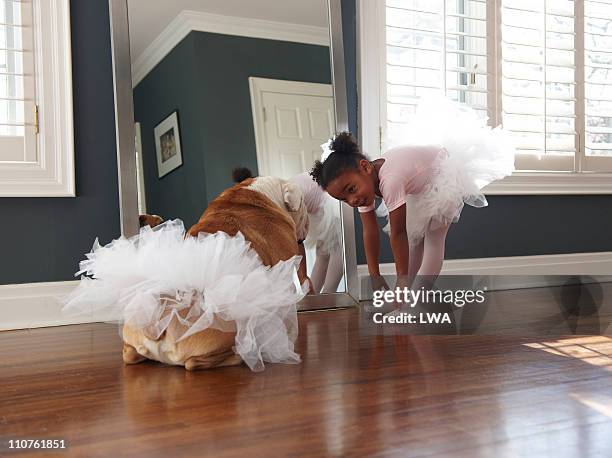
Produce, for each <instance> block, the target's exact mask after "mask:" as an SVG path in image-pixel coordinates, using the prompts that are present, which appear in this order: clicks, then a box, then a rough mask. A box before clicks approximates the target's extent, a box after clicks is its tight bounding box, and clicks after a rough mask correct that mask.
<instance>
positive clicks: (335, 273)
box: [232, 167, 343, 293]
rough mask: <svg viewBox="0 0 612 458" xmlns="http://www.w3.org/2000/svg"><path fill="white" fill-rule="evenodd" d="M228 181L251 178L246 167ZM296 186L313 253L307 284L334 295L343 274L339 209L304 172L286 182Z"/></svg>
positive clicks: (307, 243)
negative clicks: (304, 207) (307, 224)
mask: <svg viewBox="0 0 612 458" xmlns="http://www.w3.org/2000/svg"><path fill="white" fill-rule="evenodd" d="M232 177H233V179H234V181H235V182H237V183H239V182H241V181H243V180H246V179H247V178H252V177H253V173H252V172H251V171H250V170H249V169H248V168H246V167H238V168H236V169H234V171H233V174H232ZM289 180H290V181H292V182H293V183H295V184H297V185H298V186H299V187H300V189H301V190H302V193H303V195H304V204H305V205H306V210H307V211H308V220H309V228H308V236H307V237H306V240H305V242H304V245H305V246H306V247H307V248H311V249H314V250H315V253H316V257H315V263H314V265H313V267H312V272H311V275H310V281H311V282H312V288H313V291H314V292H315V293H335V292H336V291H337V289H338V284H339V283H340V280H341V278H342V274H343V262H342V261H343V256H342V244H341V239H342V238H341V225H340V206H339V205H338V202H337V201H336V200H335V199H333V198H331V197H330V196H329V195H328V194H327V193H326V192H325V191H323V190H322V189H321V188H320V187H319V186H318V185H317V183H315V182H314V180H313V179H312V178H311V177H310V176H309V175H308V173H307V172H304V173H301V174H299V175H296V176H294V177H292V178H290V179H289ZM302 268H303V269H304V270H306V256H305V253H303V259H302Z"/></svg>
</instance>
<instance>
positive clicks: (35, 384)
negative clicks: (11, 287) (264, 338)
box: [0, 309, 612, 457]
mask: <svg viewBox="0 0 612 458" xmlns="http://www.w3.org/2000/svg"><path fill="white" fill-rule="evenodd" d="M358 317H359V312H358V310H357V309H349V310H336V311H327V312H308V313H302V314H300V334H299V342H298V349H299V352H300V353H301V355H302V358H303V362H302V364H299V365H268V366H267V368H266V370H265V371H264V372H263V373H257V374H256V373H252V372H250V371H249V370H248V369H247V368H246V367H244V366H242V367H230V368H222V369H216V370H212V371H209V372H195V373H189V372H186V371H185V370H183V369H182V368H178V367H168V366H164V365H161V364H157V363H143V364H139V365H135V366H124V365H123V363H122V361H121V344H120V339H119V336H118V332H117V328H116V327H114V326H113V325H107V324H94V325H79V326H65V327H57V328H47V329H39V330H30V331H11V332H4V333H0V348H1V350H2V354H1V356H0V441H1V445H0V454H5V455H7V454H10V452H11V451H10V450H8V449H7V441H8V440H9V439H17V438H29V439H37V438H53V439H65V440H66V442H67V445H68V448H67V450H66V451H65V452H64V453H58V454H57V456H66V455H71V456H100V457H102V456H104V457H108V456H112V457H118V456H130V457H135V456H146V457H157V456H160V457H178V456H211V457H221V456H242V457H250V456H270V457H277V456H364V455H376V456H398V457H406V456H465V457H488V456H494V457H519V456H529V457H531V456H553V455H554V456H555V457H610V456H612V339H610V338H608V337H569V338H567V339H548V340H546V341H542V340H541V339H537V338H525V337H522V338H519V337H488V336H394V337H389V336H375V335H367V334H364V333H363V332H361V331H360V328H359V327H360V320H359V318H358ZM25 455H26V454H23V453H21V454H19V456H25ZM31 455H32V456H41V455H42V454H41V453H40V452H32V453H31Z"/></svg>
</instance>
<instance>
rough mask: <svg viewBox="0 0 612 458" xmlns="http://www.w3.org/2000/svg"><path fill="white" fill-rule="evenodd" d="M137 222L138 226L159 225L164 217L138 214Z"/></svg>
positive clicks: (152, 226)
mask: <svg viewBox="0 0 612 458" xmlns="http://www.w3.org/2000/svg"><path fill="white" fill-rule="evenodd" d="M138 222H139V223H140V227H145V226H150V227H151V228H154V227H155V226H159V225H160V224H161V223H163V222H164V219H163V218H162V217H161V216H159V215H148V214H144V215H140V216H139V217H138Z"/></svg>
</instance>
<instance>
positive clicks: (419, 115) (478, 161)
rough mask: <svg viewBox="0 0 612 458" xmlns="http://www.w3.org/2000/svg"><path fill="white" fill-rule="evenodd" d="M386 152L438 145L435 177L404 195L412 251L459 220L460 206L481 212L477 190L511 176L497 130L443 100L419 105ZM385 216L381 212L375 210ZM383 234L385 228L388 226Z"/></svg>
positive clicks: (507, 147) (507, 146)
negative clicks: (425, 238)
mask: <svg viewBox="0 0 612 458" xmlns="http://www.w3.org/2000/svg"><path fill="white" fill-rule="evenodd" d="M389 136H390V138H389V142H388V143H389V146H390V147H395V146H401V145H439V146H441V147H442V151H441V152H440V154H439V156H438V158H437V159H436V166H435V169H436V173H435V174H434V176H433V178H432V179H431V180H430V182H429V183H427V184H426V185H425V186H424V187H423V189H422V190H421V192H419V193H418V194H407V195H406V230H407V232H408V240H409V243H410V244H411V245H414V244H417V243H418V242H420V241H421V240H422V239H423V236H424V235H425V233H426V232H427V231H428V230H435V229H436V228H439V227H441V226H443V225H446V224H449V223H454V222H457V221H458V220H459V217H460V215H461V210H462V209H463V206H464V204H468V205H471V206H473V207H485V206H486V205H487V200H486V198H485V196H484V194H483V193H482V191H481V189H482V188H484V187H485V186H486V185H488V184H489V183H491V182H493V181H495V180H499V179H501V178H503V177H505V176H508V175H510V174H511V173H512V172H513V171H514V154H515V148H514V146H513V143H512V141H511V139H510V137H509V135H508V133H507V132H506V131H504V130H502V129H501V128H500V127H496V128H494V129H492V128H491V127H489V126H487V124H486V119H483V118H480V117H478V115H477V113H476V112H475V111H474V110H473V109H472V108H470V107H468V106H467V105H462V104H458V103H455V102H451V101H450V100H449V99H447V98H445V97H435V98H429V99H426V100H423V101H422V102H421V103H420V104H419V106H418V107H417V110H416V114H415V115H414V118H413V119H412V120H411V122H410V123H409V125H408V126H403V127H402V128H401V129H396V130H394V131H392V132H390V133H389ZM377 213H378V214H379V216H385V215H386V211H385V207H384V206H382V208H381V207H379V209H378V210H377ZM387 229H388V226H387Z"/></svg>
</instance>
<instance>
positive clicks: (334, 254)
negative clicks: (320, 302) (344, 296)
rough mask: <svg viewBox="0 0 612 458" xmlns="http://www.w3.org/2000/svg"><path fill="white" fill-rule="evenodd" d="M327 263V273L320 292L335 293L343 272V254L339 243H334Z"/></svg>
mask: <svg viewBox="0 0 612 458" xmlns="http://www.w3.org/2000/svg"><path fill="white" fill-rule="evenodd" d="M317 258H318V256H317ZM328 259H329V264H328V266H327V275H326V276H325V284H324V285H323V290H321V292H322V293H335V292H336V291H337V290H338V283H340V279H341V278H342V275H343V274H344V269H343V263H342V260H343V256H342V250H341V247H340V245H336V246H335V247H334V248H333V249H332V251H331V253H330V254H329V255H328Z"/></svg>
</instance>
